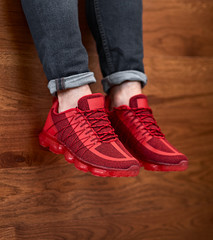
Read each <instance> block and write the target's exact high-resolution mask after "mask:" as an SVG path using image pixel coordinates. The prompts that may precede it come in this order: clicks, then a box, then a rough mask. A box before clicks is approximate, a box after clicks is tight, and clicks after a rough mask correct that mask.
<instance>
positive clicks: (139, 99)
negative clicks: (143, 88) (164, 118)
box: [129, 94, 149, 108]
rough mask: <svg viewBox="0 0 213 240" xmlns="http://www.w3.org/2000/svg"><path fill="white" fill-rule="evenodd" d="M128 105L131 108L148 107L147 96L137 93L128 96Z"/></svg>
mask: <svg viewBox="0 0 213 240" xmlns="http://www.w3.org/2000/svg"><path fill="white" fill-rule="evenodd" d="M129 106H130V107H131V108H148V107H149V105H148V100H147V97H146V96H145V95H143V94H138V95H135V96H133V97H131V98H130V100H129Z"/></svg>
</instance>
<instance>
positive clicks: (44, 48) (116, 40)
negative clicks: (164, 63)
mask: <svg viewBox="0 0 213 240" xmlns="http://www.w3.org/2000/svg"><path fill="white" fill-rule="evenodd" d="M21 4H22V8H23V11H24V14H25V16H26V19H27V22H28V26H29V29H30V32H31V34H32V37H33V40H34V43H35V46H36V49H37V52H38V55H39V58H40V61H41V63H42V65H43V69H44V72H45V74H46V77H47V79H48V88H49V90H50V93H51V94H52V95H55V94H56V92H57V91H58V90H63V89H67V88H73V87H78V86H82V85H85V84H90V83H93V82H96V79H95V77H94V73H93V72H91V71H90V70H89V67H88V55H87V52H86V49H85V47H84V46H83V44H82V40H81V32H80V29H79V22H78V0H21ZM86 17H87V21H88V25H89V27H90V30H91V32H92V34H93V36H94V38H95V41H96V46H97V51H98V54H99V61H100V67H101V71H102V75H103V79H102V81H101V82H102V84H103V89H104V91H105V92H106V93H108V92H109V89H110V88H111V87H112V86H114V85H117V84H120V83H122V82H123V81H126V80H137V81H140V82H141V86H142V87H143V86H144V85H145V84H146V81H147V77H146V75H145V74H144V66H143V42H142V0H86Z"/></svg>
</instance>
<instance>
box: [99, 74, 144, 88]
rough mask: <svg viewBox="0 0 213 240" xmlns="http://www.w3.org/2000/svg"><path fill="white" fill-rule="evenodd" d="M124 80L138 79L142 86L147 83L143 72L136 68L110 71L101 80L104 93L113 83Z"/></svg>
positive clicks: (119, 82) (116, 83)
mask: <svg viewBox="0 0 213 240" xmlns="http://www.w3.org/2000/svg"><path fill="white" fill-rule="evenodd" d="M124 81H139V82H141V87H142V88H143V87H144V86H145V85H146V83H147V76H146V74H145V73H143V72H140V71H137V70H126V71H120V72H115V73H112V74H110V75H108V76H106V77H104V78H103V79H102V80H101V83H102V85H103V89H104V92H105V93H109V89H110V88H111V87H113V86H115V85H118V84H121V83H122V82H124Z"/></svg>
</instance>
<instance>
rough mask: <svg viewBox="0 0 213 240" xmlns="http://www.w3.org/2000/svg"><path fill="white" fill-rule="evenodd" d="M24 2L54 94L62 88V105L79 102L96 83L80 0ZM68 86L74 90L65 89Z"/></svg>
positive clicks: (23, 0) (50, 88)
mask: <svg viewBox="0 0 213 240" xmlns="http://www.w3.org/2000/svg"><path fill="white" fill-rule="evenodd" d="M21 3H22V8H23V11H24V14H25V16H26V19H27V22H28V25H29V28H30V31H31V34H32V37H33V40H34V43H35V46H36V49H37V52H38V55H39V58H40V61H41V63H42V65H43V69H44V72H45V74H46V77H47V79H48V88H49V90H50V93H51V94H52V95H56V94H57V91H59V94H58V97H59V102H60V103H61V105H64V103H68V102H69V103H72V104H73V106H74V105H76V101H77V99H78V98H79V97H80V96H81V95H82V96H83V95H85V94H89V93H91V91H90V89H89V86H88V84H90V83H93V82H95V78H94V74H93V73H92V72H90V71H89V69H88V56H87V52H86V49H85V48H84V46H83V45H82V41H81V33H80V29H79V23H78V1H77V0H54V1H49V0H36V1H29V0H21ZM65 89H72V91H69V90H66V91H63V92H62V91H61V90H65ZM71 93H72V94H71ZM73 93H74V94H73ZM71 96H73V97H72V99H71ZM68 99H69V101H68Z"/></svg>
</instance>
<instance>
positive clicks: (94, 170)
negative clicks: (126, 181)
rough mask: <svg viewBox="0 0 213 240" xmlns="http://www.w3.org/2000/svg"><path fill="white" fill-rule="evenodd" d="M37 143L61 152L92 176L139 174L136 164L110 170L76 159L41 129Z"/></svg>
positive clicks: (130, 175)
mask: <svg viewBox="0 0 213 240" xmlns="http://www.w3.org/2000/svg"><path fill="white" fill-rule="evenodd" d="M39 144H40V145H41V146H42V147H44V148H48V150H49V151H51V152H53V153H55V154H63V155H64V157H65V160H66V161H67V162H68V163H73V164H74V165H75V167H76V168H77V169H79V170H80V171H83V172H90V173H91V174H92V175H94V176H98V177H135V176H137V175H138V174H139V171H140V168H139V167H138V166H136V165H133V166H131V167H130V168H128V169H125V170H123V169H122V170H111V169H107V170H106V169H102V168H98V167H94V166H92V165H89V164H88V163H83V162H82V161H80V160H79V159H77V158H76V157H75V156H73V154H72V153H71V152H70V151H69V150H68V149H67V148H66V146H64V145H63V143H60V142H59V141H58V140H57V139H56V138H54V137H53V136H50V135H49V134H47V133H45V132H44V131H42V132H41V133H40V134H39Z"/></svg>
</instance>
